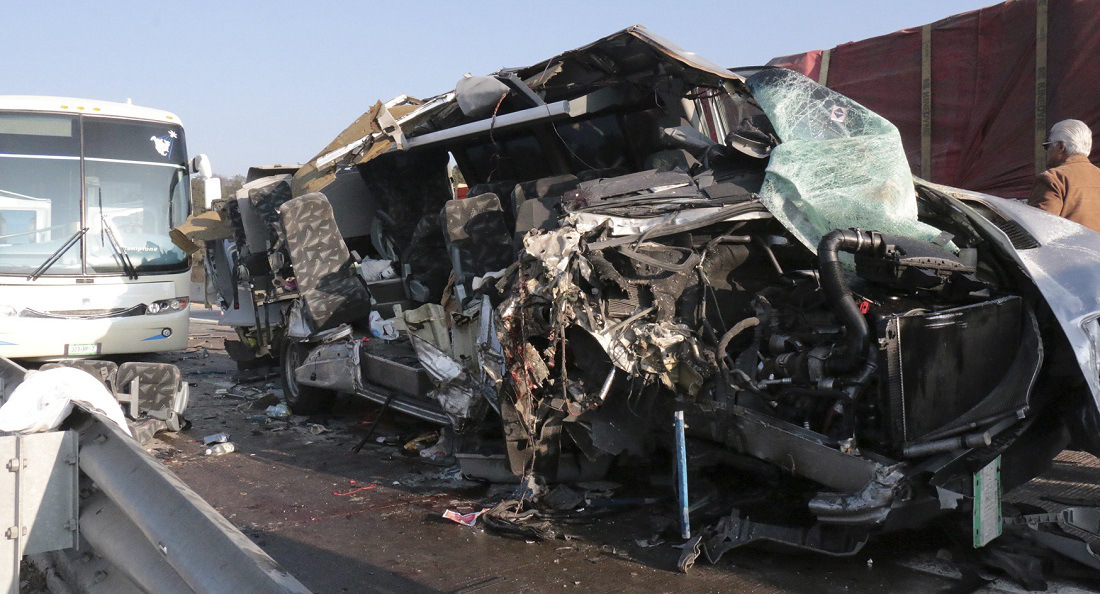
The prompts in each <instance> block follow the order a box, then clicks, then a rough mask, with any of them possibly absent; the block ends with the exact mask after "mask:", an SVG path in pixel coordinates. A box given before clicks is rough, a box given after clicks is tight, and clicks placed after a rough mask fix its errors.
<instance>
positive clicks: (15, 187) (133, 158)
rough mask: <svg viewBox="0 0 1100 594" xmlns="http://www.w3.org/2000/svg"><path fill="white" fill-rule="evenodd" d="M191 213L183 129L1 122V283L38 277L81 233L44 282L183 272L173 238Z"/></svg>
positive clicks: (71, 120)
mask: <svg viewBox="0 0 1100 594" xmlns="http://www.w3.org/2000/svg"><path fill="white" fill-rule="evenodd" d="M189 204H190V191H189V183H188V175H187V151H186V149H185V146H184V138H183V129H182V128H181V127H180V126H178V125H175V124H162V123H157V122H146V121H137V120H126V119H121V118H107V117H95V116H75V115H74V116H70V115H54V114H35V113H14V112H9V113H0V274H29V273H31V272H33V271H35V270H36V269H37V268H38V267H39V266H40V265H42V264H43V262H45V261H47V260H48V259H49V258H50V256H51V254H54V253H55V252H57V251H58V250H59V249H60V248H61V247H63V245H64V244H65V242H66V241H68V240H70V239H71V238H72V236H73V235H74V234H77V233H79V232H80V231H81V230H82V229H87V231H86V232H85V233H84V235H83V238H82V239H81V240H80V241H78V242H76V243H75V244H74V245H72V246H71V247H69V248H68V249H66V250H64V251H63V253H61V255H60V258H59V259H58V260H57V261H56V262H54V263H53V264H52V265H51V266H50V267H49V268H48V269H47V270H46V271H45V273H44V274H45V275H81V274H110V275H116V274H123V273H124V272H126V271H127V269H129V270H131V271H133V272H136V273H138V274H156V273H169V272H181V271H184V270H186V268H187V256H186V254H184V253H183V251H181V250H180V249H179V248H177V247H175V246H174V245H173V244H172V241H171V239H170V238H169V235H168V231H169V230H170V229H171V228H172V227H174V226H176V225H178V224H180V223H181V222H183V220H184V219H186V217H187V214H188V209H189ZM131 265H132V268H130V266H131Z"/></svg>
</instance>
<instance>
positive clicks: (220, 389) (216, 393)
mask: <svg viewBox="0 0 1100 594" xmlns="http://www.w3.org/2000/svg"><path fill="white" fill-rule="evenodd" d="M228 393H229V390H228V389H226V388H218V389H217V390H214V394H215V395H221V394H228Z"/></svg>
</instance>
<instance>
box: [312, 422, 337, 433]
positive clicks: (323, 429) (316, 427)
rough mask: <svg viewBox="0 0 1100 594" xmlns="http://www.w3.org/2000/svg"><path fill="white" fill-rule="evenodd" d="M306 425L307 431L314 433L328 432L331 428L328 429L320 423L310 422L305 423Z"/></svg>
mask: <svg viewBox="0 0 1100 594" xmlns="http://www.w3.org/2000/svg"><path fill="white" fill-rule="evenodd" d="M307 427H309V432H310V433H312V434H314V435H320V434H322V433H328V432H330V431H332V429H329V428H328V427H325V426H324V425H322V424H320V423H310V424H309V425H307Z"/></svg>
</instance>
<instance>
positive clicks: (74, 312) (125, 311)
mask: <svg viewBox="0 0 1100 594" xmlns="http://www.w3.org/2000/svg"><path fill="white" fill-rule="evenodd" d="M142 315H145V305H144V304H139V305H135V306H133V307H115V308H111V309H67V310H59V311H38V310H35V309H24V310H23V312H22V313H21V314H19V317H22V318H52V319H58V320H98V319H102V318H126V317H130V316H142Z"/></svg>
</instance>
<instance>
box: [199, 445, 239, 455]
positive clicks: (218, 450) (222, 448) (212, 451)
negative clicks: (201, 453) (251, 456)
mask: <svg viewBox="0 0 1100 594" xmlns="http://www.w3.org/2000/svg"><path fill="white" fill-rule="evenodd" d="M235 451H237V448H236V447H235V446H234V445H233V444H232V443H231V442H228V441H227V442H225V443H218V444H214V445H213V446H210V447H208V448H206V455H207V456H222V455H225V454H228V453H230V452H235Z"/></svg>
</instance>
